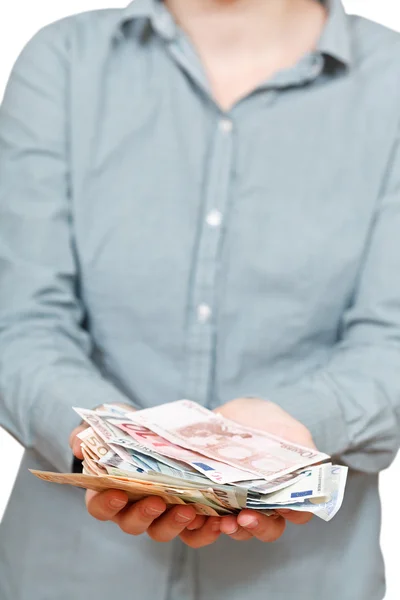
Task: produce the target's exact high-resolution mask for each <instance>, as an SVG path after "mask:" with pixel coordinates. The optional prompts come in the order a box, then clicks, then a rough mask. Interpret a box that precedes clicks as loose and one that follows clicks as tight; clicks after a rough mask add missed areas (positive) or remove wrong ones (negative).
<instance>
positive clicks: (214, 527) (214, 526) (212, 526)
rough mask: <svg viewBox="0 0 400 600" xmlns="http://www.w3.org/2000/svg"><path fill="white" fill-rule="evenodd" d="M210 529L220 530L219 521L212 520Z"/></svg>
mask: <svg viewBox="0 0 400 600" xmlns="http://www.w3.org/2000/svg"><path fill="white" fill-rule="evenodd" d="M211 531H221V525H220V523H219V521H214V523H212V525H211Z"/></svg>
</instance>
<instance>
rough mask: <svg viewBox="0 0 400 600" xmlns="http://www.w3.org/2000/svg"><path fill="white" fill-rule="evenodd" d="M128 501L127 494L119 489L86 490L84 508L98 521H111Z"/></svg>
mask: <svg viewBox="0 0 400 600" xmlns="http://www.w3.org/2000/svg"><path fill="white" fill-rule="evenodd" d="M127 503H128V496H127V494H126V493H125V492H122V491H120V490H106V491H105V492H93V491H92V490H87V492H86V508H87V510H88V513H89V514H90V515H92V517H94V518H95V519H98V520H99V521H111V519H113V518H114V517H115V515H117V514H118V513H119V512H120V511H121V510H122V509H123V508H125V506H126V505H127Z"/></svg>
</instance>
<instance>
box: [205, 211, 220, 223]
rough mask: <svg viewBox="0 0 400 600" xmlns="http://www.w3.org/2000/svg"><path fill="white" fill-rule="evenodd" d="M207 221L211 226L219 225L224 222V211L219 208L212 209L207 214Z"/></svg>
mask: <svg viewBox="0 0 400 600" xmlns="http://www.w3.org/2000/svg"><path fill="white" fill-rule="evenodd" d="M206 221H207V224H208V225H209V226H210V227H219V226H220V225H221V223H222V213H220V212H219V210H211V211H210V212H209V213H208V215H207V218H206Z"/></svg>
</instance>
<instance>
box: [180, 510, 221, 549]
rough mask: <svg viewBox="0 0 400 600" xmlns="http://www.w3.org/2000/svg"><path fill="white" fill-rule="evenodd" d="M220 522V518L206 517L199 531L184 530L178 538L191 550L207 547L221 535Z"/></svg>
mask: <svg viewBox="0 0 400 600" xmlns="http://www.w3.org/2000/svg"><path fill="white" fill-rule="evenodd" d="M220 520H221V519H220V517H208V518H207V520H206V522H205V523H204V525H203V527H202V528H201V529H198V530H196V531H188V530H187V529H185V530H184V531H182V533H181V534H180V536H179V537H180V538H181V540H182V541H183V542H184V543H185V544H186V545H187V546H190V547H191V548H202V547H203V546H209V545H210V544H213V543H214V542H215V541H216V540H217V539H218V538H219V536H220V535H221V530H220Z"/></svg>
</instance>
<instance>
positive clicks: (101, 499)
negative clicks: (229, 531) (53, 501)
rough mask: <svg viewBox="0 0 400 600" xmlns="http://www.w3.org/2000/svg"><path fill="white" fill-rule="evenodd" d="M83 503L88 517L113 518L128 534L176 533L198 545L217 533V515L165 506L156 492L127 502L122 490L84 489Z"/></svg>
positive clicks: (168, 537) (158, 536)
mask: <svg viewBox="0 0 400 600" xmlns="http://www.w3.org/2000/svg"><path fill="white" fill-rule="evenodd" d="M86 506H87V509H88V512H89V514H90V515H92V517H94V518H95V519H98V520H99V521H113V522H114V523H116V524H117V525H118V526H119V527H120V529H121V530H122V531H123V532H124V533H127V534H130V535H135V536H137V535H141V534H143V533H147V535H149V536H150V537H151V539H153V540H155V541H156V542H170V541H172V540H173V539H174V538H176V537H178V536H179V535H181V536H183V537H182V539H183V540H184V541H185V540H187V543H188V545H189V546H192V547H195V548H200V547H202V546H207V545H209V544H212V543H213V542H215V541H216V540H217V539H218V537H219V536H220V534H221V531H220V517H203V516H200V515H196V512H195V509H194V508H193V507H192V506H188V505H177V506H174V507H172V508H169V509H167V506H166V504H165V502H164V501H163V500H162V499H161V498H158V497H156V496H151V497H148V498H144V499H143V500H140V501H139V502H136V503H134V504H130V503H128V497H127V495H126V494H125V492H122V491H119V490H107V491H105V492H100V493H96V492H92V491H90V490H88V491H87V492H86Z"/></svg>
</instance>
